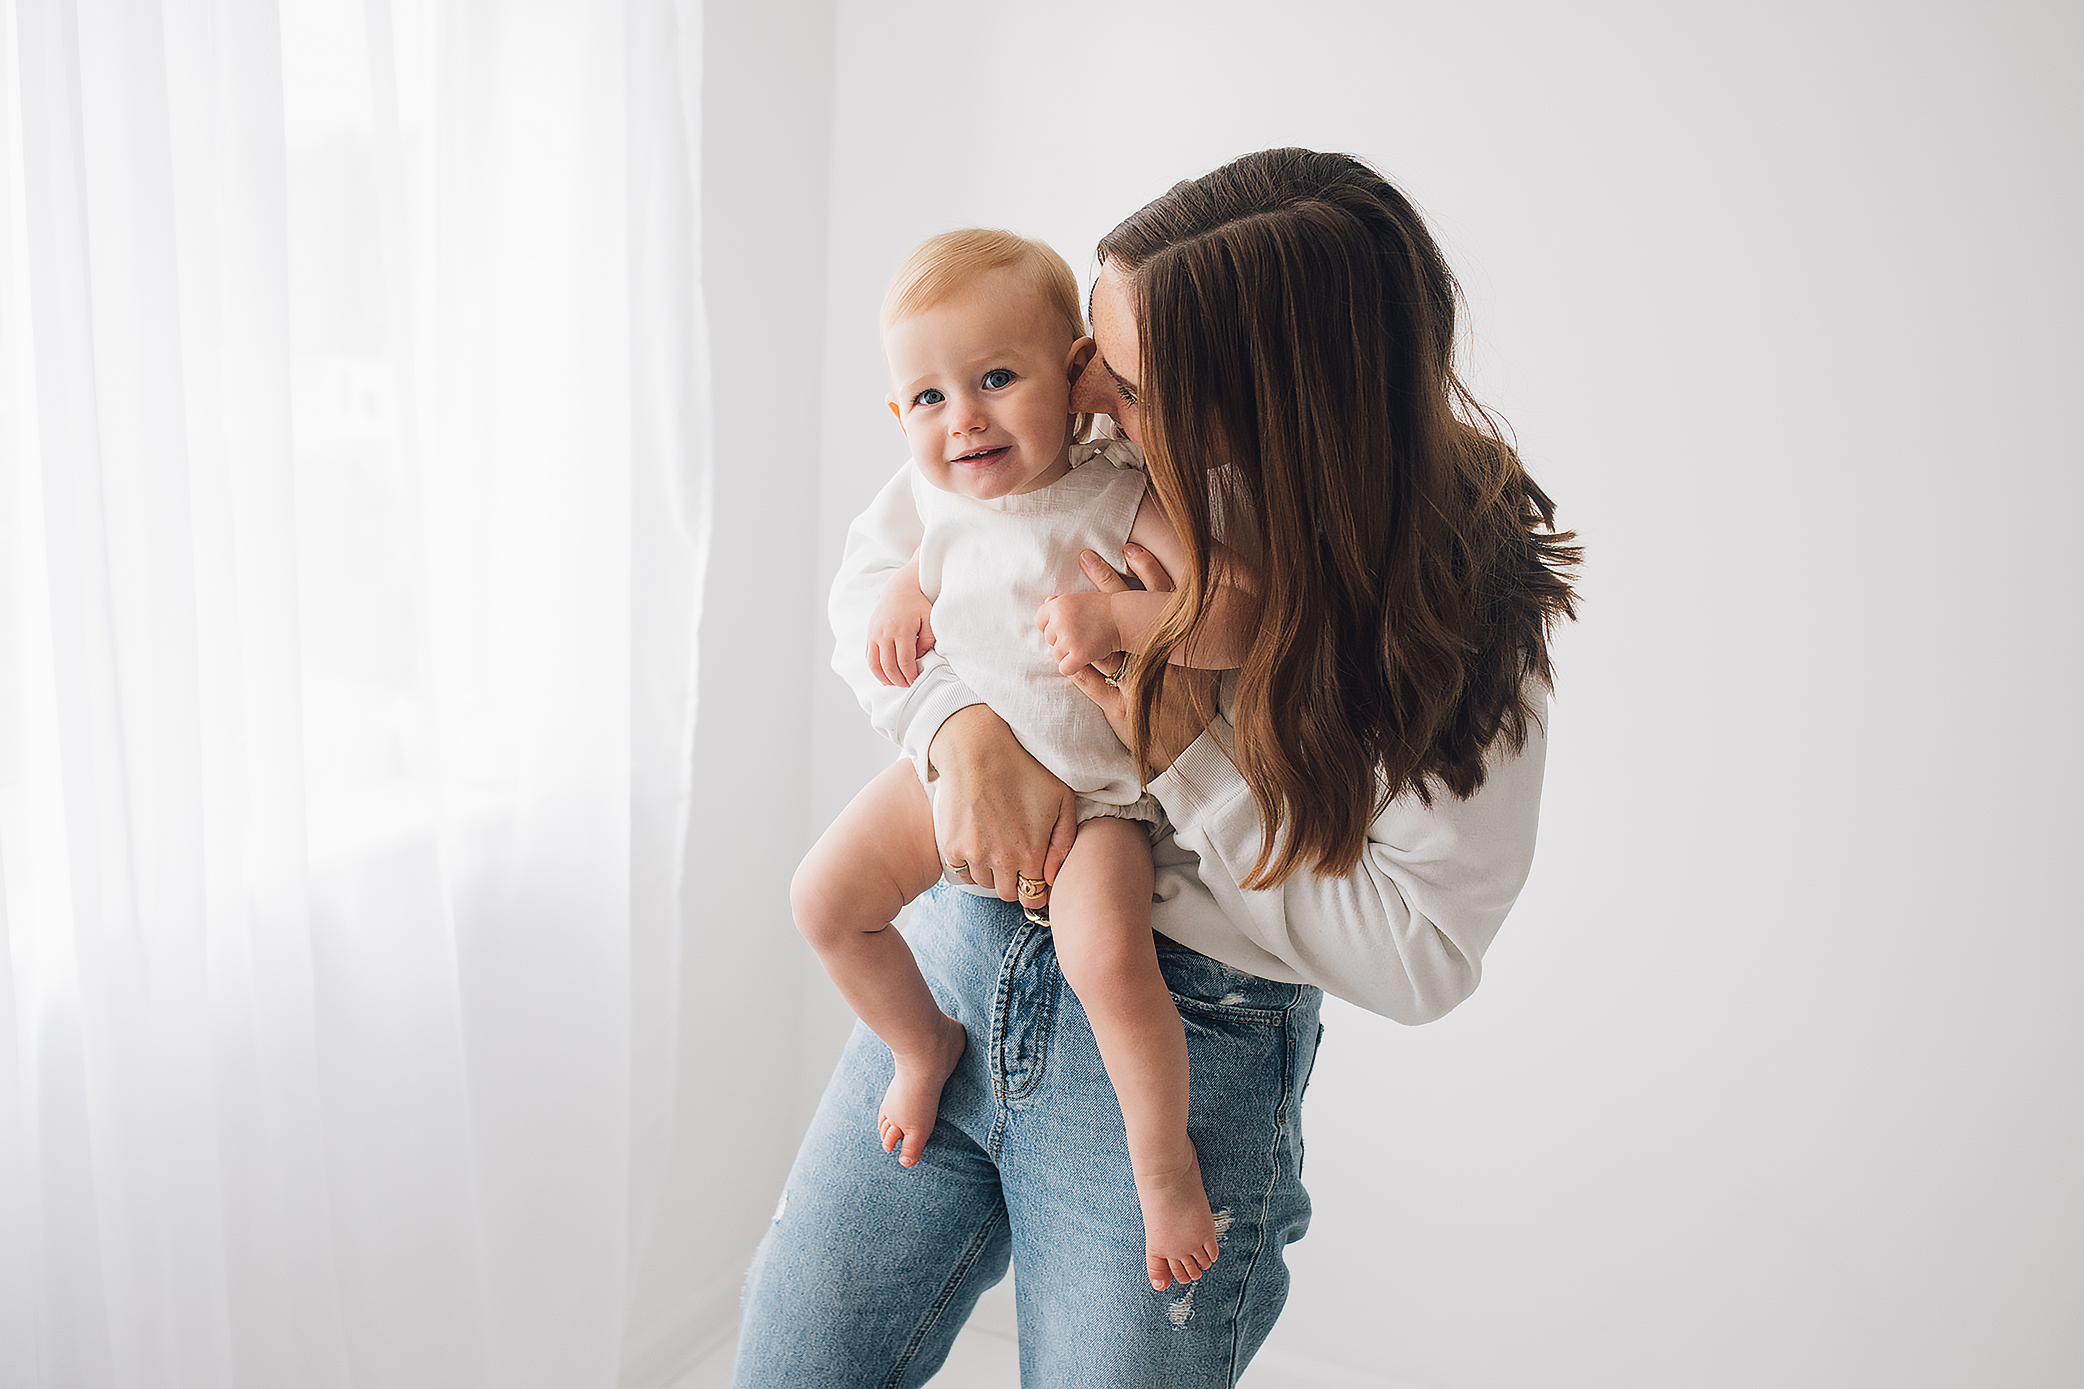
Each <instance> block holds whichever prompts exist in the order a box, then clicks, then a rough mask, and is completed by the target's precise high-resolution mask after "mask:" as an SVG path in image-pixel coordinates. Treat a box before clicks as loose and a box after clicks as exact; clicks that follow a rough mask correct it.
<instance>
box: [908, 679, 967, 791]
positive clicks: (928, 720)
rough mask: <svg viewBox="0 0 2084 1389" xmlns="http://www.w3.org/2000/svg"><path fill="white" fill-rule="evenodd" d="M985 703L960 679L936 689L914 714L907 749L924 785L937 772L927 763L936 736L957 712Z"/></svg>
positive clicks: (909, 724) (909, 723)
mask: <svg viewBox="0 0 2084 1389" xmlns="http://www.w3.org/2000/svg"><path fill="white" fill-rule="evenodd" d="M983 702H984V701H983V700H981V699H979V698H977V696H976V695H975V694H974V693H973V692H972V691H971V690H970V687H969V686H968V685H965V684H963V683H962V682H961V681H960V680H950V681H948V682H946V683H945V684H941V685H938V686H936V687H935V688H934V689H933V690H932V691H931V692H930V693H929V694H928V695H927V696H926V698H925V699H923V700H921V701H920V702H919V707H918V708H917V709H915V710H913V711H912V716H911V718H910V720H909V721H908V722H907V723H906V725H905V741H904V750H905V753H906V755H907V756H909V757H910V758H911V759H912V766H913V767H914V768H915V769H916V770H917V771H918V773H919V784H920V785H921V786H924V785H926V784H927V783H928V782H930V781H932V780H933V779H934V777H933V769H932V768H931V767H929V766H927V764H926V753H927V750H928V749H929V748H931V747H932V746H933V738H934V735H935V734H936V733H939V732H940V731H941V725H942V724H944V723H946V722H948V716H949V715H951V714H953V713H954V712H955V711H956V710H958V709H966V708H968V707H969V706H970V705H972V704H982V703H983Z"/></svg>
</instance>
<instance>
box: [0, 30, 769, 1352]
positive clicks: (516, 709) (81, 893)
mask: <svg viewBox="0 0 2084 1389" xmlns="http://www.w3.org/2000/svg"><path fill="white" fill-rule="evenodd" d="M700 44H701V25H700V9H699V5H697V4H694V3H682V4H675V3H673V0H629V3H627V4H624V5H620V6H618V5H598V4H592V3H585V0H546V3H539V4H530V5H527V6H517V5H512V4H503V3H499V2H498V0H455V3H435V0H302V3H299V4H297V5H294V6H284V7H278V6H277V5H275V4H274V3H272V0H0V1383H4V1384H6V1385H8V1386H15V1385H22V1386H42V1385H61V1384H62V1385H67V1386H71V1385H110V1386H125V1389H128V1386H134V1385H155V1386H156V1385H161V1384H165V1385H170V1386H171V1385H210V1386H219V1385H224V1386H237V1385H252V1386H279V1385H285V1384H295V1385H298V1386H300V1387H301V1386H328V1385H335V1386H342V1387H343V1389H345V1386H374V1385H385V1386H389V1385H399V1386H408V1385H410V1386H419V1385H426V1386H430V1387H431V1386H441V1387H442V1389H463V1387H464V1386H472V1385H482V1386H486V1389H492V1386H499V1389H505V1386H519V1385H541V1386H544V1387H545V1389H550V1386H556V1389H570V1386H578V1385H588V1384H609V1383H613V1382H615V1381H616V1380H617V1377H618V1375H620V1374H622V1372H623V1361H624V1359H625V1352H624V1348H623V1347H624V1341H625V1338H626V1336H627V1335H628V1334H629V1331H628V1326H627V1323H628V1321H629V1319H630V1313H629V1310H628V1309H629V1305H630V1300H631V1291H632V1286H633V1283H634V1281H635V1279H636V1276H637V1269H638V1267H639V1265H640V1263H641V1261H642V1259H643V1255H644V1249H645V1244H646V1240H647V1237H648V1232H649V1230H650V1229H651V1227H652V1224H653V1222H654V1220H655V1217H656V1213H657V1209H658V1206H659V1203H660V1200H661V1193H662V1191H663V1189H664V1186H665V1180H666V1172H667V1164H668V1162H669V1157H670V1154H671V1152H672V1143H673V1136H674V1114H673V1098H674V1095H675V1093H676V1086H675V1077H674V1071H673V1066H674V1057H675V1054H676V1051H677V1036H678V1008H679V999H678V990H679V975H680V970H679V963H678V961H679V940H680V932H681V930H682V922H683V902H682V893H683V883H682V877H683V871H682V855H683V843H684V837H685V832H686V829H685V827H686V816H687V798H688V796H689V794H690V788H689V787H688V785H687V778H688V770H687V769H688V757H689V752H688V750H689V746H690V742H691V738H692V728H693V717H694V710H693V690H694V657H695V628H696V621H697V618H698V616H699V606H700V592H701V579H702V573H703V568H704V562H705V557H706V535H707V529H706V528H707V524H708V512H707V495H708V493H707V488H708V481H707V479H708V468H709V456H708V417H707V404H706V394H705V390H706V374H707V365H706V363H707V358H706V336H705V330H704V325H703V316H702V301H701V291H700V261H699V220H698V200H697V194H698V189H699V187H700V179H699V168H698V162H697V161H698V152H699V150H700V147H701V146H700V127H699V99H698V98H699V74H700V71H701V47H700ZM738 1252H739V1251H730V1254H731V1256H732V1257H735V1256H736V1255H737V1253H738Z"/></svg>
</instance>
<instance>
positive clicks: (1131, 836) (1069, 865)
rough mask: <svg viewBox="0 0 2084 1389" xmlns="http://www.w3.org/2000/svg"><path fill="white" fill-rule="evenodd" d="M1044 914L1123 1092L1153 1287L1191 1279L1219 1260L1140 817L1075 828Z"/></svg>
mask: <svg viewBox="0 0 2084 1389" xmlns="http://www.w3.org/2000/svg"><path fill="white" fill-rule="evenodd" d="M1049 920H1050V927H1051V931H1052V934H1053V935H1054V936H1055V938H1056V955H1057V961H1058V963H1059V964H1060V965H1062V966H1063V970H1064V978H1065V979H1066V980H1067V981H1068V982H1069V983H1070V985H1071V988H1072V990H1073V992H1075V993H1076V994H1077V995H1078V1001H1079V1002H1080V1003H1081V1004H1083V1005H1084V1006H1085V1013H1086V1016H1087V1017H1088V1018H1089V1019H1091V1020H1092V1024H1093V1038H1094V1040H1095V1041H1097V1042H1099V1044H1100V1059H1101V1060H1102V1061H1104V1062H1105V1063H1106V1064H1107V1077H1108V1079H1109V1080H1112V1081H1113V1082H1114V1093H1115V1096H1116V1098H1117V1099H1119V1100H1120V1101H1121V1106H1122V1120H1123V1122H1124V1124H1125V1125H1126V1126H1127V1128H1128V1131H1129V1165H1130V1167H1131V1168H1132V1169H1133V1170H1134V1172H1135V1174H1136V1195H1137V1199H1138V1200H1139V1201H1141V1202H1142V1204H1143V1234H1144V1243H1145V1252H1146V1254H1147V1255H1148V1258H1149V1265H1150V1276H1151V1286H1152V1287H1154V1288H1161V1289H1162V1288H1166V1287H1169V1286H1171V1284H1172V1283H1173V1282H1175V1281H1178V1282H1193V1281H1194V1280H1195V1279H1198V1278H1199V1277H1201V1275H1202V1273H1203V1272H1204V1271H1206V1270H1207V1268H1208V1266H1209V1265H1210V1264H1212V1263H1214V1262H1215V1259H1216V1222H1215V1218H1214V1217H1213V1216H1212V1215H1210V1214H1209V1209H1208V1193H1207V1192H1205V1191H1203V1190H1202V1188H1201V1163H1200V1160H1199V1159H1198V1158H1196V1157H1195V1155H1194V1144H1193V1143H1192V1142H1191V1141H1190V1140H1189V1139H1188V1138H1187V1034H1186V1031H1185V1029H1183V1028H1182V1027H1181V1026H1180V1020H1179V1010H1178V1009H1177V1008H1176V1007H1175V1006H1174V1005H1173V1002H1172V994H1171V992H1170V991H1169V990H1168V989H1167V988H1166V987H1165V977H1164V976H1163V975H1162V974H1160V973H1159V972H1158V951H1157V947H1156V945H1155V944H1154V943H1153V941H1152V939H1151V841H1150V835H1149V833H1148V832H1147V831H1146V830H1145V829H1144V827H1143V826H1142V825H1141V824H1139V823H1137V822H1136V821H1134V820H1119V819H1113V818H1108V817H1101V818H1099V819H1093V820H1087V821H1085V822H1083V823H1082V824H1080V825H1079V827H1078V842H1077V843H1076V844H1074V845H1072V846H1071V854H1070V857H1068V858H1066V859H1065V860H1064V866H1063V868H1062V869H1061V870H1060V871H1059V872H1058V873H1057V877H1056V882H1055V884H1054V885H1053V887H1052V889H1051V892H1050V895H1049Z"/></svg>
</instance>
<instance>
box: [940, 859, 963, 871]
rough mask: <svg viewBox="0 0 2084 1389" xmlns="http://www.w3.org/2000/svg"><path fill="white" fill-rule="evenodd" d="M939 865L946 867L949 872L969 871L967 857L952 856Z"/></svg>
mask: <svg viewBox="0 0 2084 1389" xmlns="http://www.w3.org/2000/svg"><path fill="white" fill-rule="evenodd" d="M941 867H943V868H945V869H947V870H948V871H949V872H950V873H967V872H969V871H970V861H969V860H968V859H958V858H952V859H949V860H948V861H947V862H946V863H944V864H942V865H941Z"/></svg>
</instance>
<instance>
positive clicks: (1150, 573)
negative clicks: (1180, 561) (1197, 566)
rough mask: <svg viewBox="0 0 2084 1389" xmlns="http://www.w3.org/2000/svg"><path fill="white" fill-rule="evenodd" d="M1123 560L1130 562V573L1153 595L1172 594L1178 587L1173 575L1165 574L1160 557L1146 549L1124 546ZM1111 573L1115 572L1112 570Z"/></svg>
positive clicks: (1133, 545)
mask: <svg viewBox="0 0 2084 1389" xmlns="http://www.w3.org/2000/svg"><path fill="white" fill-rule="evenodd" d="M1095 558H1098V556H1095ZM1122 558H1123V559H1124V560H1127V561H1128V564H1129V572H1130V573H1131V574H1134V575H1135V576H1136V577H1137V579H1139V580H1140V581H1141V582H1142V584H1143V586H1144V587H1145V588H1146V589H1148V590H1150V591H1151V592H1152V593H1170V592H1172V590H1173V589H1174V588H1176V587H1178V585H1177V584H1175V583H1173V582H1172V575H1170V574H1168V573H1166V572H1165V566H1164V565H1162V564H1160V563H1158V557H1157V556H1156V555H1154V554H1152V553H1151V552H1150V551H1149V550H1146V549H1144V548H1143V546H1141V545H1137V544H1134V543H1131V544H1128V545H1124V546H1123V547H1122ZM1109 572H1110V573H1111V572H1113V571H1111V570H1110V571H1109Z"/></svg>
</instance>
